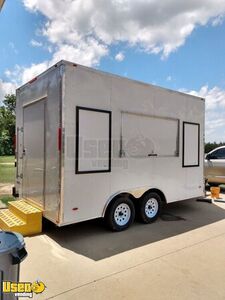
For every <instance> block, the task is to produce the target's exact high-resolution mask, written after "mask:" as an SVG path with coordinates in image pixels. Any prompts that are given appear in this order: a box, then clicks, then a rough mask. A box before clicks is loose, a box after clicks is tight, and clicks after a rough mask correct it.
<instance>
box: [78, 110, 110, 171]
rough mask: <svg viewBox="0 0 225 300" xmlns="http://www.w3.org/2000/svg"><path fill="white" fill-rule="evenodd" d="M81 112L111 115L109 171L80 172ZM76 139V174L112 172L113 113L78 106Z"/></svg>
mask: <svg viewBox="0 0 225 300" xmlns="http://www.w3.org/2000/svg"><path fill="white" fill-rule="evenodd" d="M80 110H86V111H93V112H98V113H105V114H106V113H107V114H108V115H109V155H108V169H104V170H89V171H88V170H87V171H80V170H79V137H80V136H79V129H80V128H79V127H80V124H79V112H80ZM75 124H76V137H75V143H76V145H75V174H91V173H109V172H111V160H112V155H111V154H112V112H111V111H110V110H104V109H97V108H91V107H85V106H76V122H75Z"/></svg>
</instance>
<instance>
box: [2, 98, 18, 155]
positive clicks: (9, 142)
mask: <svg viewBox="0 0 225 300" xmlns="http://www.w3.org/2000/svg"><path fill="white" fill-rule="evenodd" d="M15 109H16V96H15V95H14V94H11V95H6V96H5V98H4V100H3V105H2V106H1V107H0V155H12V154H14V136H15V123H16V113H15Z"/></svg>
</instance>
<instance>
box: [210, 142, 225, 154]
mask: <svg viewBox="0 0 225 300" xmlns="http://www.w3.org/2000/svg"><path fill="white" fill-rule="evenodd" d="M224 145H225V143H223V142H220V143H216V142H214V143H206V144H205V153H209V152H210V151H212V150H213V149H215V148H217V147H220V146H224Z"/></svg>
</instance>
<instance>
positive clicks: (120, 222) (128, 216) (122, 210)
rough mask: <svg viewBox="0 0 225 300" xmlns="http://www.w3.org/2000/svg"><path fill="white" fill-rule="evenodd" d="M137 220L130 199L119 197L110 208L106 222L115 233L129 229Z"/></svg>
mask: <svg viewBox="0 0 225 300" xmlns="http://www.w3.org/2000/svg"><path fill="white" fill-rule="evenodd" d="M134 218H135V208H134V204H133V202H132V201H131V200H130V199H129V198H124V197H118V198H116V199H115V200H114V201H113V202H112V203H111V204H110V205H109V207H108V209H107V212H106V216H105V220H106V222H107V225H108V227H109V228H110V229H111V230H113V231H122V230H125V229H127V228H128V227H129V226H130V225H131V224H132V223H133V222H134Z"/></svg>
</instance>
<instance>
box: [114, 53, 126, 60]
mask: <svg viewBox="0 0 225 300" xmlns="http://www.w3.org/2000/svg"><path fill="white" fill-rule="evenodd" d="M124 58H125V55H124V53H123V52H119V53H117V54H116V55H115V60H117V61H123V60H124Z"/></svg>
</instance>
